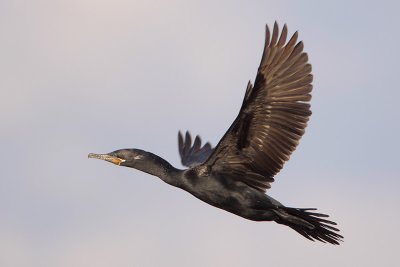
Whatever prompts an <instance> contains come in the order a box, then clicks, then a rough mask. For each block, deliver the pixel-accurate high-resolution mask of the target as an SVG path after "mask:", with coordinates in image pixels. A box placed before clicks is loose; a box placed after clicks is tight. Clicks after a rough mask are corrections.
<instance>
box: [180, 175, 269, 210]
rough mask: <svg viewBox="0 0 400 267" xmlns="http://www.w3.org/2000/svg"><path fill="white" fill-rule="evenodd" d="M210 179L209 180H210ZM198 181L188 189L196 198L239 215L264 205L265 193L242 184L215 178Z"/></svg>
mask: <svg viewBox="0 0 400 267" xmlns="http://www.w3.org/2000/svg"><path fill="white" fill-rule="evenodd" d="M210 180H211V181H210ZM210 180H206V179H204V181H199V182H198V183H196V185H195V187H193V188H191V189H192V190H187V191H189V192H190V193H191V194H192V195H194V196H195V197H196V198H198V199H200V200H202V201H204V202H206V203H208V204H210V205H212V206H214V207H217V208H220V209H224V210H226V211H229V212H232V213H235V214H237V215H239V216H242V215H241V214H243V213H245V212H246V211H249V210H252V209H254V208H257V206H265V200H266V199H267V198H266V195H265V194H262V193H261V194H260V193H259V192H255V190H253V189H252V188H249V187H248V186H246V185H243V184H241V183H240V184H236V183H234V182H231V183H224V182H221V181H219V180H216V179H210Z"/></svg>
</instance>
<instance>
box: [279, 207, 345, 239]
mask: <svg viewBox="0 0 400 267" xmlns="http://www.w3.org/2000/svg"><path fill="white" fill-rule="evenodd" d="M314 210H316V209H314V208H312V209H311V208H310V209H296V208H287V207H282V208H280V209H279V210H278V211H276V213H277V215H278V216H279V219H278V220H277V221H276V222H277V223H280V224H284V225H287V226H289V227H290V228H292V229H293V230H295V231H296V232H298V233H299V234H301V235H302V236H304V237H305V238H307V239H309V240H312V241H315V240H318V241H321V242H324V243H326V242H327V243H330V244H334V245H339V242H342V241H343V240H342V239H343V236H341V235H340V234H338V233H336V232H339V229H338V228H336V227H333V226H332V225H336V223H335V222H332V221H329V220H326V219H322V218H327V217H329V215H326V214H322V213H315V212H310V211H314Z"/></svg>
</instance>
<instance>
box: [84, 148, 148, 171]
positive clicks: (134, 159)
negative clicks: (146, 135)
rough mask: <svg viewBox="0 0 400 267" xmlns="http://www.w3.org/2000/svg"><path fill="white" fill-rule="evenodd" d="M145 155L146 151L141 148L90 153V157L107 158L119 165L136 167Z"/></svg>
mask: <svg viewBox="0 0 400 267" xmlns="http://www.w3.org/2000/svg"><path fill="white" fill-rule="evenodd" d="M144 156H145V152H144V151H142V150H140V149H119V150H115V151H113V152H110V153H107V154H94V153H90V154H89V155H88V158H94V159H101V160H105V161H108V162H111V163H114V164H115V165H118V166H126V167H134V166H135V165H136V164H137V163H138V162H139V161H140V160H141V159H142V158H143V157H144Z"/></svg>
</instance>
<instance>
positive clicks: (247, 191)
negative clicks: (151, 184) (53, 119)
mask: <svg viewBox="0 0 400 267" xmlns="http://www.w3.org/2000/svg"><path fill="white" fill-rule="evenodd" d="M287 34H288V29H287V26H286V24H285V25H284V27H283V29H282V31H281V32H280V31H279V27H278V24H277V23H276V22H275V24H274V27H273V31H272V36H271V34H270V30H269V28H268V26H266V37H265V46H264V51H263V54H262V57H261V63H260V66H259V67H258V71H257V75H256V78H255V82H254V85H253V84H252V83H251V82H249V83H248V85H247V88H246V92H245V96H244V100H243V103H242V106H241V108H240V111H239V114H238V115H237V117H236V119H235V120H234V122H233V123H232V125H231V126H230V128H229V129H228V130H227V131H226V133H225V135H224V136H223V137H222V139H221V140H220V141H219V143H218V144H217V145H216V146H215V148H212V146H211V145H210V144H209V143H206V144H205V145H204V146H202V145H201V139H200V137H199V136H196V137H195V139H194V141H193V142H192V137H191V135H190V134H189V132H186V134H185V136H183V135H182V134H181V132H179V133H178V148H179V154H180V156H181V162H182V164H183V165H184V166H186V167H188V168H187V169H184V170H180V169H177V168H175V167H173V166H172V165H171V164H170V163H168V162H167V161H166V160H164V159H162V158H161V157H159V156H157V155H155V154H153V153H150V152H147V151H144V150H140V149H120V150H116V151H113V152H111V153H108V154H93V153H91V154H89V155H88V157H89V158H96V159H101V160H105V161H109V162H112V163H114V164H116V165H119V166H125V167H130V168H134V169H137V170H140V171H143V172H146V173H148V174H151V175H154V176H157V177H159V178H160V179H161V180H163V181H164V182H166V183H167V184H170V185H172V186H175V187H178V188H181V189H183V190H185V191H187V192H189V193H190V194H192V195H193V196H195V197H197V198H198V199H200V200H202V201H204V202H206V203H208V204H210V205H212V206H214V207H217V208H220V209H223V210H226V211H228V212H231V213H233V214H236V215H238V216H241V217H243V218H246V219H249V220H253V221H275V222H277V223H279V224H283V225H287V226H289V227H290V228H292V229H294V230H295V231H297V232H298V233H299V234H301V235H303V236H304V237H306V238H308V239H310V240H313V241H314V240H318V241H322V242H327V243H331V244H336V245H337V244H339V242H340V241H342V239H343V236H341V235H340V234H338V232H339V229H337V228H335V227H334V225H336V223H334V222H332V221H330V220H327V219H326V217H329V216H328V215H325V214H322V213H317V212H315V210H316V209H314V208H307V209H302V208H293V207H286V206H284V205H283V204H281V203H280V202H279V201H277V200H275V199H273V198H272V197H270V196H268V195H267V194H266V190H268V189H269V188H270V187H271V183H272V182H274V176H275V175H276V174H277V173H278V172H279V171H280V170H281V169H282V167H283V165H284V163H285V162H286V161H287V160H288V159H289V157H290V155H291V154H292V152H293V151H294V150H295V149H296V147H297V145H298V143H299V140H300V138H301V137H302V136H303V134H304V130H305V128H306V126H307V122H308V120H309V117H310V115H311V110H310V104H309V102H310V100H311V91H312V85H311V83H312V80H313V76H312V74H311V64H310V63H308V56H307V54H306V53H305V52H303V42H301V41H300V42H298V41H297V38H298V33H297V32H295V33H294V34H293V36H292V37H291V38H290V40H289V41H287Z"/></svg>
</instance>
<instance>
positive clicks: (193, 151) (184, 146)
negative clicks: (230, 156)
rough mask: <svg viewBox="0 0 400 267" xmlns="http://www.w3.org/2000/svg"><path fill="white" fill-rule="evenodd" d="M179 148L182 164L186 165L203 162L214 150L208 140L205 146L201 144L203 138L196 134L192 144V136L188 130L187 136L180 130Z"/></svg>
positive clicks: (191, 165) (190, 165) (196, 164)
mask: <svg viewBox="0 0 400 267" xmlns="http://www.w3.org/2000/svg"><path fill="white" fill-rule="evenodd" d="M178 149H179V155H180V156H181V162H182V165H183V166H186V167H195V166H198V165H201V164H203V163H204V162H205V161H206V160H207V159H208V157H209V156H210V155H211V153H212V151H213V149H212V147H211V145H210V143H208V142H207V143H206V144H205V145H204V146H203V147H202V146H201V138H200V136H198V135H196V138H195V139H194V143H193V145H192V137H191V136H190V133H189V132H188V131H186V136H185V138H184V137H183V135H182V133H181V132H180V131H179V133H178Z"/></svg>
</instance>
